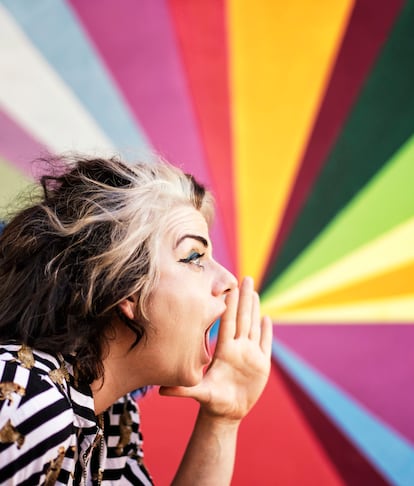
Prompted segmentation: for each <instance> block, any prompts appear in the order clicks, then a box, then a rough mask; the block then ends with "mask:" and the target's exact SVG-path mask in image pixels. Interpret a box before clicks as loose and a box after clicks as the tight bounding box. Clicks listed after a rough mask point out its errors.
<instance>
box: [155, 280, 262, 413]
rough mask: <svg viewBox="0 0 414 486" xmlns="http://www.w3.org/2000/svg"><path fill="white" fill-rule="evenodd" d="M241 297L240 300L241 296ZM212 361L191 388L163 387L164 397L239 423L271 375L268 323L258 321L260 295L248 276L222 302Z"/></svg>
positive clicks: (161, 391)
mask: <svg viewBox="0 0 414 486" xmlns="http://www.w3.org/2000/svg"><path fill="white" fill-rule="evenodd" d="M239 294H240V296H239ZM226 303H227V309H226V311H225V313H224V314H223V316H222V318H221V324H220V329H219V334H218V339H217V345H216V350H215V353H214V357H213V361H212V363H211V365H210V367H209V369H208V370H207V372H206V374H205V375H204V377H203V379H202V381H201V382H200V383H199V384H198V385H196V386H193V387H161V388H160V393H161V394H162V395H170V396H182V397H191V398H194V399H196V400H197V401H198V402H200V404H201V411H202V412H203V413H204V414H207V415H210V416H213V417H216V418H222V419H225V420H229V421H240V420H241V419H242V418H243V417H244V416H245V415H246V414H247V413H248V412H249V410H250V409H251V408H252V407H253V405H254V404H255V403H256V401H257V399H258V398H259V396H260V395H261V393H262V391H263V389H264V387H265V385H266V382H267V379H268V376H269V372H270V357H271V345H272V322H271V320H270V318H269V317H264V318H262V319H261V318H260V302H259V296H258V295H257V293H256V292H255V291H254V288H253V279H252V278H250V277H246V278H245V279H244V280H243V283H242V285H241V288H240V291H239V290H238V289H235V290H232V291H231V292H230V293H229V294H228V295H227V298H226Z"/></svg>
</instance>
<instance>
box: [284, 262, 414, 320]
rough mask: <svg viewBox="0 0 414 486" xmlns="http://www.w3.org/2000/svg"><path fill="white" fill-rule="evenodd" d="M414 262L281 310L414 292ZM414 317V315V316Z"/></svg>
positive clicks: (317, 306)
mask: <svg viewBox="0 0 414 486" xmlns="http://www.w3.org/2000/svg"><path fill="white" fill-rule="evenodd" d="M413 282H414V262H412V263H410V264H409V265H407V266H403V267H400V268H396V269H394V270H392V271H391V272H385V273H383V274H381V275H376V276H375V277H373V278H368V279H366V280H363V281H362V282H361V281H360V282H357V283H356V284H355V285H350V286H348V287H345V288H343V289H340V290H337V291H333V292H328V293H326V294H323V295H322V296H319V297H316V298H314V299H308V300H305V301H304V302H301V303H300V305H294V306H290V307H287V308H286V307H285V308H282V309H281V312H284V313H285V312H287V311H291V310H293V311H296V310H299V309H311V308H313V307H316V308H319V307H327V306H333V305H338V304H344V303H347V302H348V303H351V302H357V301H363V300H382V299H387V298H391V297H396V296H397V297H398V296H402V295H405V294H411V293H412V292H413ZM413 318H414V316H413Z"/></svg>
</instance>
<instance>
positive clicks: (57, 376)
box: [49, 363, 69, 386]
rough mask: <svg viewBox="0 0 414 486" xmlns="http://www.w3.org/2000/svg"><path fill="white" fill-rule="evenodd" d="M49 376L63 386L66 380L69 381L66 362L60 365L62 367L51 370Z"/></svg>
mask: <svg viewBox="0 0 414 486" xmlns="http://www.w3.org/2000/svg"><path fill="white" fill-rule="evenodd" d="M49 377H50V379H51V380H52V381H53V383H56V384H57V385H60V386H63V383H64V382H65V380H66V381H67V382H69V372H68V370H67V369H66V366H65V364H64V363H62V364H61V365H60V368H57V369H55V370H52V371H49Z"/></svg>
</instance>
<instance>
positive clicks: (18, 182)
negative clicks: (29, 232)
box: [0, 159, 32, 219]
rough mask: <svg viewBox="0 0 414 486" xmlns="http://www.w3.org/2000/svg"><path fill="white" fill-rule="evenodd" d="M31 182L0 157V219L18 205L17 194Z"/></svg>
mask: <svg viewBox="0 0 414 486" xmlns="http://www.w3.org/2000/svg"><path fill="white" fill-rule="evenodd" d="M31 182H32V181H30V180H29V179H28V178H27V177H26V176H25V175H23V173H21V172H19V171H18V170H17V169H15V168H14V167H13V166H11V165H10V164H9V163H7V162H6V161H5V160H3V159H0V219H3V218H5V217H6V216H7V214H8V213H9V212H10V211H11V210H12V209H13V208H15V207H17V206H19V204H20V201H19V200H18V196H19V195H20V194H21V193H22V192H23V191H24V190H25V189H26V188H27V187H28V186H29V185H30V184H31Z"/></svg>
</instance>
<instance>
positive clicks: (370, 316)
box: [267, 295, 414, 324]
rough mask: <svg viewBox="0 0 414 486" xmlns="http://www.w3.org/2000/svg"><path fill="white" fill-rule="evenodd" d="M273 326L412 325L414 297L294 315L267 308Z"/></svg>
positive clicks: (302, 312) (300, 312)
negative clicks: (318, 324) (288, 324)
mask: <svg viewBox="0 0 414 486" xmlns="http://www.w3.org/2000/svg"><path fill="white" fill-rule="evenodd" d="M267 314H269V315H270V316H271V317H272V319H273V321H274V323H275V324H278V323H280V322H282V323H301V324H306V323H307V324H314V323H347V324H352V323H355V324H358V323H367V324H369V323H394V322H402V323H404V322H405V323H412V322H414V295H409V296H404V297H398V298H394V299H386V300H380V301H378V300H377V301H369V300H368V301H363V302H358V303H356V304H355V303H354V304H352V305H343V306H333V307H320V308H313V309H305V310H300V311H296V312H295V311H293V312H286V313H284V312H278V311H277V310H276V309H273V310H272V309H271V308H268V310H267Z"/></svg>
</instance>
